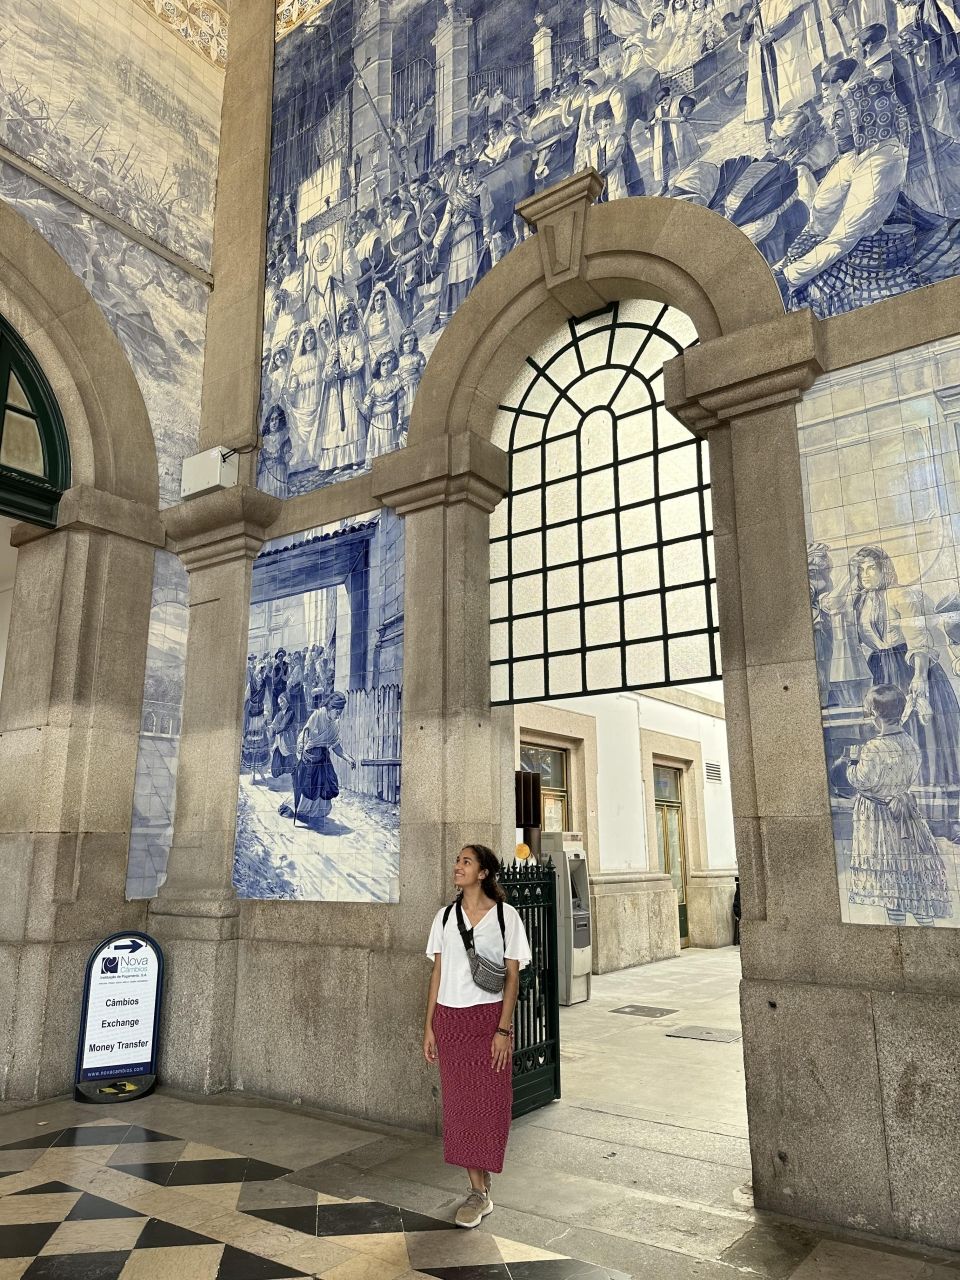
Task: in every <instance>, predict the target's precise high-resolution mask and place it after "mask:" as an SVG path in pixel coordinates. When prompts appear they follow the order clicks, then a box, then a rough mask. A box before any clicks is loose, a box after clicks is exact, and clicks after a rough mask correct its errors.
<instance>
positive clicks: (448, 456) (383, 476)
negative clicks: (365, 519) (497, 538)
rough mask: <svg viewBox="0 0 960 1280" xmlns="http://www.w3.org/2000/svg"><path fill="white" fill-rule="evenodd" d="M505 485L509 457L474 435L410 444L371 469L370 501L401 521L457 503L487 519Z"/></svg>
mask: <svg viewBox="0 0 960 1280" xmlns="http://www.w3.org/2000/svg"><path fill="white" fill-rule="evenodd" d="M508 485H509V463H508V459H507V455H506V454H505V453H504V452H503V450H502V449H499V448H497V446H496V445H495V444H491V442H490V441H489V440H483V439H482V438H481V437H480V436H478V435H475V434H474V433H473V432H472V431H462V432H458V433H457V434H456V435H443V436H437V437H436V438H435V439H433V440H424V441H422V442H421V443H420V444H415V445H408V446H407V448H406V449H400V450H398V451H397V452H395V453H391V454H387V455H385V456H384V457H382V458H377V459H376V460H375V461H374V464H373V493H374V496H375V497H377V498H378V499H379V500H380V501H381V502H382V503H383V505H384V506H385V507H392V508H393V510H395V511H396V512H397V513H398V514H399V515H402V516H405V515H409V514H410V513H411V512H412V511H423V510H424V509H426V508H427V507H439V506H442V507H450V506H454V505H455V504H457V503H460V502H465V503H467V504H468V505H469V506H473V507H478V508H479V509H480V510H481V511H485V512H487V513H488V514H489V513H490V512H491V511H493V510H494V508H495V507H496V506H497V504H498V503H499V501H500V499H501V498H502V497H503V495H504V494H505V493H506V491H507V488H508Z"/></svg>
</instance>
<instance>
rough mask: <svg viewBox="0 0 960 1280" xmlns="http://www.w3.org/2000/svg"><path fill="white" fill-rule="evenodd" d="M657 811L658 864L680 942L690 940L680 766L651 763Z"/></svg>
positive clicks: (683, 943)
mask: <svg viewBox="0 0 960 1280" xmlns="http://www.w3.org/2000/svg"><path fill="white" fill-rule="evenodd" d="M653 788H654V798H655V804H656V811H657V852H658V854H659V856H660V866H661V867H662V868H663V870H664V871H666V873H667V874H668V875H669V876H670V878H671V880H672V881H673V887H674V889H675V890H676V894H677V906H678V909H679V912H680V945H681V947H685V946H687V944H688V943H689V941H690V934H689V928H688V925H687V860H686V855H685V851H684V846H683V791H682V788H681V770H679V769H670V768H668V767H667V766H665V765H659V764H656V765H654V766H653Z"/></svg>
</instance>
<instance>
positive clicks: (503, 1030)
mask: <svg viewBox="0 0 960 1280" xmlns="http://www.w3.org/2000/svg"><path fill="white" fill-rule="evenodd" d="M497 1035H498V1036H512V1035H513V1030H512V1028H510V1027H497Z"/></svg>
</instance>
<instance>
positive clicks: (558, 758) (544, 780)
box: [520, 742, 570, 831]
mask: <svg viewBox="0 0 960 1280" xmlns="http://www.w3.org/2000/svg"><path fill="white" fill-rule="evenodd" d="M520 768H521V770H523V771H524V772H526V773H539V775H540V797H541V811H542V818H541V823H540V829H541V830H542V831H569V830H570V808H569V793H568V790H567V777H568V769H567V753H566V751H562V750H560V749H559V748H556V747H537V746H534V745H533V744H532V743H529V742H522V743H521V744H520Z"/></svg>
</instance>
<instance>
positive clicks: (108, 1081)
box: [74, 933, 163, 1102]
mask: <svg viewBox="0 0 960 1280" xmlns="http://www.w3.org/2000/svg"><path fill="white" fill-rule="evenodd" d="M162 988H163V953H162V952H161V950H160V948H159V947H158V946H157V944H156V942H154V940H153V939H152V938H150V937H148V936H147V935H146V934H145V933H115V934H114V935H113V936H112V937H110V938H107V939H105V941H103V942H101V943H100V945H99V946H98V947H97V948H96V949H95V950H94V952H93V954H92V955H91V956H90V959H89V960H88V961H87V968H86V972H85V974H84V981H83V1010H82V1012H81V1015H80V1044H79V1046H78V1049H77V1071H76V1082H75V1090H74V1092H75V1094H76V1097H77V1098H80V1099H84V1098H85V1099H87V1100H89V1101H95V1102H123V1101H127V1100H129V1099H132V1098H139V1097H142V1096H143V1094H145V1093H148V1092H149V1091H150V1090H151V1089H152V1088H153V1086H154V1083H155V1081H156V1077H157V1033H158V1029H159V1022H160V995H161V991H162Z"/></svg>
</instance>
